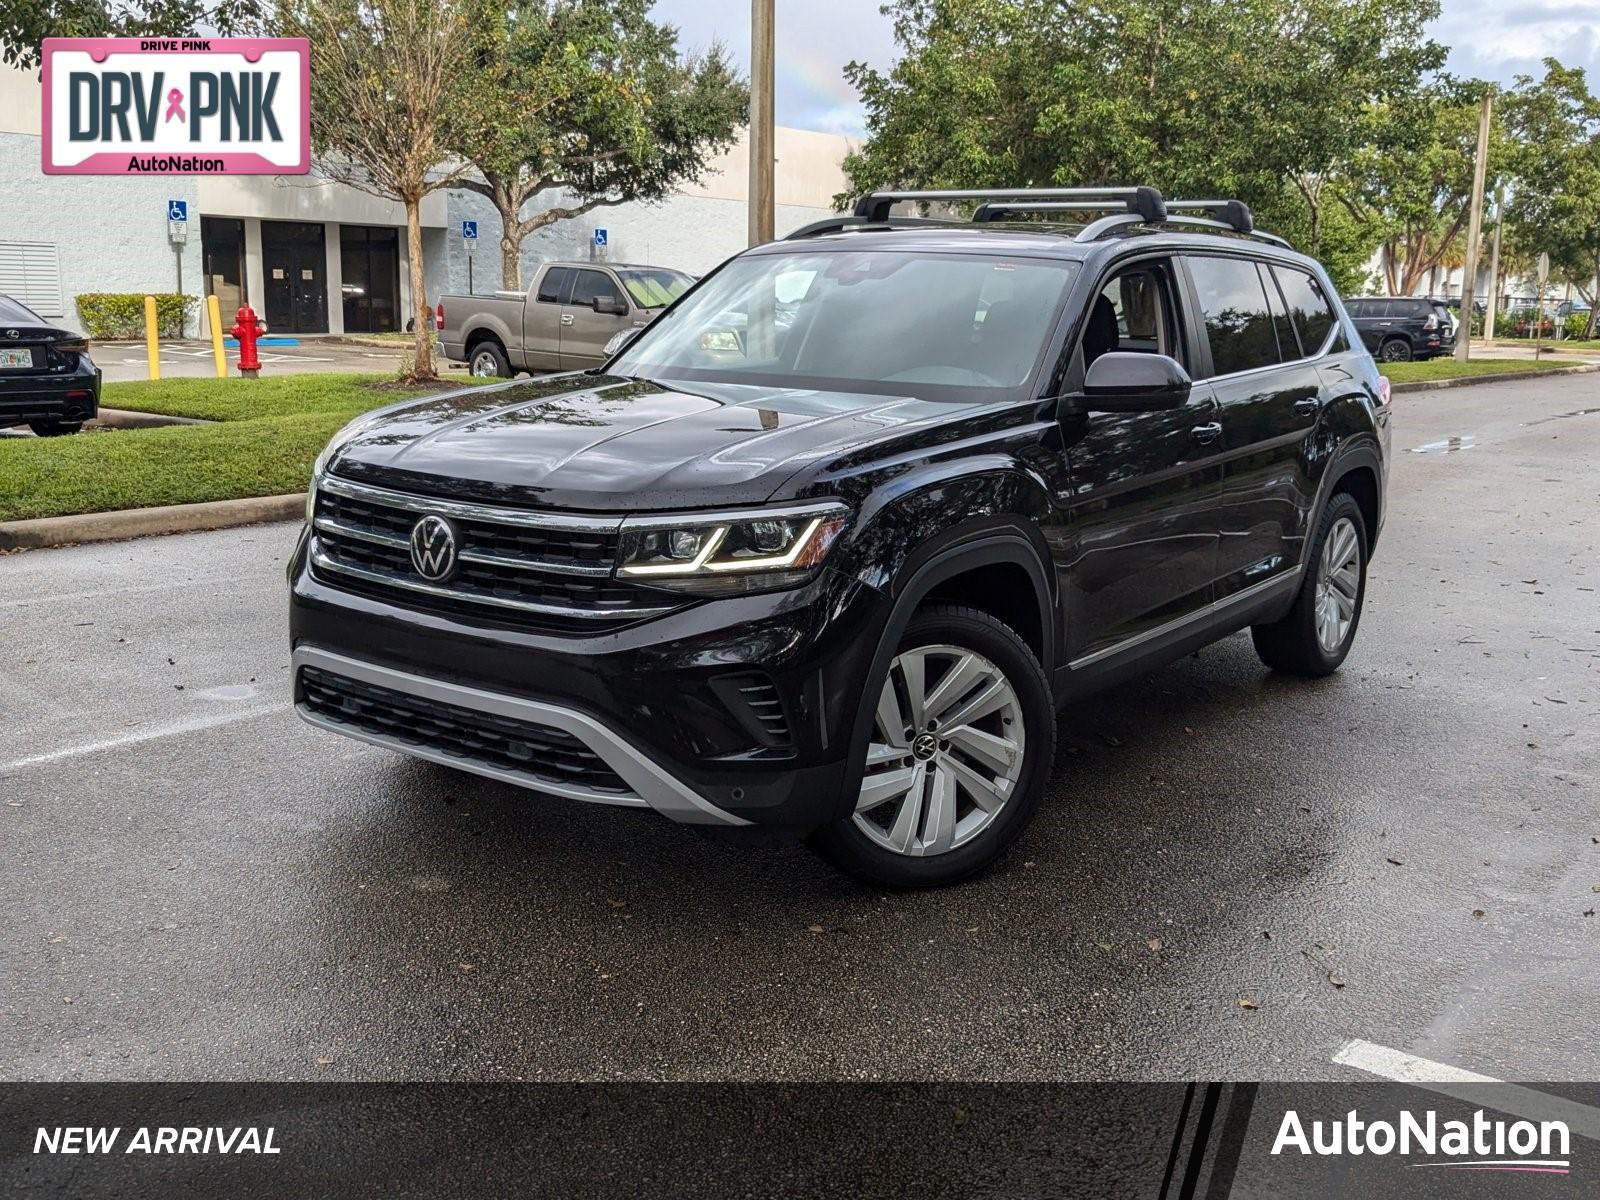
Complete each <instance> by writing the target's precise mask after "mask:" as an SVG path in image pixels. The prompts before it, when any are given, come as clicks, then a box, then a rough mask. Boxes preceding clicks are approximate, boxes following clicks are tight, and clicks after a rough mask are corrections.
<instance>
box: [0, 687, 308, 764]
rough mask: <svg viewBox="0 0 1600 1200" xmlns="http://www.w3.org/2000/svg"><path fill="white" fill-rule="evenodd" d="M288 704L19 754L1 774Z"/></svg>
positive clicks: (250, 716)
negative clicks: (77, 744)
mask: <svg viewBox="0 0 1600 1200" xmlns="http://www.w3.org/2000/svg"><path fill="white" fill-rule="evenodd" d="M287 711H288V708H287V706H285V705H283V704H274V705H272V706H271V707H257V708H247V709H241V710H240V711H238V712H229V713H216V714H215V715H213V716H209V717H191V718H190V719H189V720H187V721H176V722H174V723H172V724H170V725H157V726H154V727H153V728H150V729H140V730H137V731H135V732H132V733H125V734H123V735H122V736H121V737H114V738H104V739H102V740H101V741H98V742H86V743H84V744H83V745H80V746H68V747H66V749H64V750H52V751H50V752H49V753H48V754H35V755H33V756H32V757H30V758H19V759H16V760H14V761H12V762H8V763H0V775H4V774H6V773H7V772H8V771H18V770H21V769H22V768H24V767H37V766H39V765H40V764H42V763H52V762H60V761H61V760H62V759H64V758H77V757H78V756H79V755H83V754H98V753H99V752H100V751H102V750H115V749H117V748H119V747H121V746H134V745H137V744H138V743H140V742H153V741H156V740H158V739H159V738H168V737H177V736H178V735H179V734H184V733H198V732H200V731H201V730H203V729H215V728H217V727H218V726H219V725H233V724H236V723H237V722H239V721H250V720H254V719H255V718H256V717H269V716H271V715H272V714H273V713H281V712H287Z"/></svg>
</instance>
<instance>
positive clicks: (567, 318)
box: [561, 313, 572, 325]
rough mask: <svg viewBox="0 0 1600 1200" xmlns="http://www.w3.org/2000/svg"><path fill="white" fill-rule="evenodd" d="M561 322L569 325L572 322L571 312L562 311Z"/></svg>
mask: <svg viewBox="0 0 1600 1200" xmlns="http://www.w3.org/2000/svg"><path fill="white" fill-rule="evenodd" d="M561 323H562V324H563V325H571V324H572V314H571V313H562V314H561Z"/></svg>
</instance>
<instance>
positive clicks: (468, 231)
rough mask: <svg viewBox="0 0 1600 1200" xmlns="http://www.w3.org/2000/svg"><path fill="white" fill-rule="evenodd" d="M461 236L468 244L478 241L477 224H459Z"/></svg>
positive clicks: (466, 222)
mask: <svg viewBox="0 0 1600 1200" xmlns="http://www.w3.org/2000/svg"><path fill="white" fill-rule="evenodd" d="M461 236H462V237H464V238H465V239H466V240H467V241H469V242H475V241H477V240H478V223H477V222H476V221H463V222H461Z"/></svg>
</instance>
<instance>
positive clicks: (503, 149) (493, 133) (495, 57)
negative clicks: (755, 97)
mask: <svg viewBox="0 0 1600 1200" xmlns="http://www.w3.org/2000/svg"><path fill="white" fill-rule="evenodd" d="M651 2H652V0H511V3H510V4H506V3H504V2H496V0H465V3H464V12H465V14H466V20H467V30H468V34H469V37H470V41H471V51H470V53H471V66H470V68H469V79H468V80H467V94H466V99H465V102H464V103H462V104H460V105H458V106H455V107H453V108H452V109H451V111H450V113H449V114H448V115H449V117H450V127H449V135H448V140H449V143H450V145H451V147H452V149H454V150H455V151H456V153H458V154H459V155H460V156H461V157H462V158H464V159H466V160H467V161H469V162H471V163H472V165H473V166H475V167H477V169H478V171H479V172H480V173H481V175H482V178H477V177H474V176H472V175H466V176H463V177H462V178H461V179H460V180H459V181H458V183H457V186H458V187H462V188H466V189H468V190H471V191H474V192H477V193H479V194H480V195H483V196H486V197H488V199H489V200H490V201H491V202H492V203H493V204H494V206H495V210H496V211H497V212H498V213H499V214H500V226H501V231H502V233H501V238H500V273H501V284H502V286H503V287H506V288H512V289H518V288H520V287H521V286H522V268H521V263H522V243H523V241H524V239H526V238H527V237H528V235H529V234H531V233H533V232H534V231H535V230H537V229H542V228H543V227H545V226H546V225H550V224H552V223H554V222H556V221H562V220H567V219H569V218H572V217H577V216H581V215H582V214H583V213H586V212H589V211H591V210H593V209H595V208H597V207H600V206H601V205H615V204H625V203H628V202H630V201H636V200H644V201H652V200H661V199H663V198H665V197H666V196H667V195H668V194H669V193H670V192H671V190H672V189H673V187H675V186H676V185H678V184H681V183H686V182H696V181H698V180H699V179H700V178H701V177H702V176H703V175H704V174H705V171H706V168H707V167H708V165H709V164H710V161H711V159H712V157H713V156H714V155H715V154H717V153H718V152H719V151H721V150H723V149H724V148H726V147H727V146H729V145H731V144H732V142H733V140H734V137H735V134H736V131H737V129H738V127H739V125H740V124H742V123H743V121H744V119H745V113H746V110H747V108H748V105H749V91H748V89H747V88H746V87H745V85H744V83H743V82H742V81H741V80H740V79H739V78H738V77H737V76H736V75H735V74H734V72H733V70H732V68H731V67H730V66H729V64H728V61H727V59H726V57H725V56H724V54H723V51H722V49H721V47H719V46H713V47H712V48H711V49H710V50H709V51H708V52H707V53H706V54H704V55H703V56H698V57H695V56H680V54H679V52H678V48H677V31H676V30H675V29H673V28H672V27H671V26H668V25H660V24H657V23H656V22H654V21H651V20H650V19H649V16H648V14H649V10H650V5H651ZM546 192H564V193H568V194H570V195H571V196H572V197H573V199H572V201H571V202H570V203H567V204H562V205H556V206H552V207H548V208H544V209H542V210H540V211H537V212H534V213H531V214H529V215H527V216H524V215H523V209H524V207H525V206H526V205H527V204H528V202H529V201H531V200H533V199H534V198H535V197H538V196H540V195H541V194H543V193H546Z"/></svg>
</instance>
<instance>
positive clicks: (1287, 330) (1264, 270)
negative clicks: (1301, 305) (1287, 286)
mask: <svg viewBox="0 0 1600 1200" xmlns="http://www.w3.org/2000/svg"><path fill="white" fill-rule="evenodd" d="M1256 271H1257V273H1258V274H1260V276H1261V286H1262V287H1263V288H1265V289H1266V292H1267V308H1268V309H1269V310H1270V311H1271V313H1272V328H1273V331H1274V332H1275V333H1276V334H1277V335H1278V357H1279V358H1281V359H1283V361H1284V362H1293V361H1294V360H1295V359H1297V358H1302V357H1304V355H1302V354H1301V352H1300V343H1299V342H1298V341H1297V340H1296V336H1295V331H1294V326H1293V325H1292V324H1290V322H1289V314H1288V313H1287V312H1285V311H1284V307H1283V294H1282V293H1281V292H1279V291H1278V285H1277V284H1276V283H1275V282H1274V281H1273V278H1272V268H1271V267H1269V266H1267V264H1266V263H1257V264H1256Z"/></svg>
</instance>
